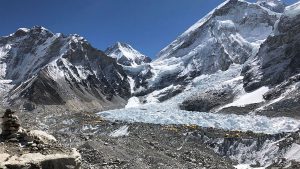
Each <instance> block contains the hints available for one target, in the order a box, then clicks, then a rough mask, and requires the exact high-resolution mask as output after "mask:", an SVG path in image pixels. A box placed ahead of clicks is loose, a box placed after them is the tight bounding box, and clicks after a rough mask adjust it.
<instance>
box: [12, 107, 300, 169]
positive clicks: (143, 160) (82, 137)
mask: <svg viewBox="0 0 300 169" xmlns="http://www.w3.org/2000/svg"><path fill="white" fill-rule="evenodd" d="M18 116H19V117H20V119H21V120H22V126H24V127H25V128H31V129H41V130H44V131H47V132H49V133H51V134H53V135H54V136H55V137H56V138H57V139H58V140H59V141H60V142H61V143H62V144H63V145H64V146H66V147H75V148H77V149H78V150H79V152H80V154H81V156H82V159H83V163H82V166H83V168H87V169H88V168H91V169H93V168H94V169H101V168H104V169H107V168H134V169H137V168H151V169H152V168H153V169H154V168H170V169H171V168H172V169H173V168H178V169H180V168H199V169H202V168H207V169H208V168H211V169H222V168H224V169H231V168H232V169H234V166H236V165H238V163H243V162H245V163H250V162H251V163H253V161H259V162H261V165H263V164H264V163H263V162H265V163H268V164H269V165H271V164H272V162H271V163H270V161H272V160H273V158H274V159H275V158H277V155H278V154H276V153H277V152H275V151H276V146H275V147H273V146H270V147H267V150H266V146H267V145H268V144H271V145H273V144H274V145H275V144H276V145H277V144H278V143H280V144H282V147H284V148H287V147H289V146H290V145H291V144H292V143H295V144H296V143H297V142H300V138H299V133H297V132H296V134H294V133H282V134H272V135H269V134H256V133H253V132H239V131H227V130H222V129H214V128H203V127H199V126H197V125H166V124H164V125H163V124H147V123H136V122H134V123H128V122H121V121H106V120H104V119H102V118H101V117H99V116H97V115H95V114H93V113H84V112H83V113H70V112H61V113H57V114H53V113H51V114H50V113H47V112H30V113H29V112H22V113H20V114H18ZM32 117H35V118H32ZM297 136H298V137H297ZM291 138H292V139H293V141H292V142H287V141H286V140H290V139H291ZM265 143H267V144H265ZM257 145H260V146H261V147H257ZM257 149H258V150H257ZM259 149H261V151H259ZM272 151H274V153H272ZM264 152H265V154H264ZM259 156H261V157H259ZM256 157H258V158H257V159H255V158H256ZM247 158H248V159H247ZM260 158H261V159H260ZM270 159H271V160H270ZM268 160H270V161H268ZM295 160H299V159H295ZM274 165H277V163H276V164H274ZM278 165H279V164H278ZM280 165H287V164H281V163H280ZM245 166H247V165H239V167H245ZM291 166H292V167H295V166H298V162H295V163H293V164H291Z"/></svg>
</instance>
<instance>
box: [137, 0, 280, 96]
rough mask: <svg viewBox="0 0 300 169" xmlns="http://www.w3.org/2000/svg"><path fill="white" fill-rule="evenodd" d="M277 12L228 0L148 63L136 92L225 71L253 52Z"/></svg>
mask: <svg viewBox="0 0 300 169" xmlns="http://www.w3.org/2000/svg"><path fill="white" fill-rule="evenodd" d="M279 16H280V14H279V13H276V12H272V11H271V10H269V9H267V8H264V7H262V6H260V5H259V4H257V3H248V2H246V1H240V0H228V1H226V2H224V3H223V4H221V5H220V6H219V7H217V8H216V9H214V10H213V11H212V12H211V13H209V14H208V15H207V16H205V17H204V18H203V19H201V20H200V21H198V22H197V23H196V24H195V25H193V26H192V27H190V28H189V29H188V30H187V31H186V32H184V33H183V34H182V35H181V36H179V37H178V38H177V39H176V40H175V41H173V42H172V43H171V44H170V45H168V46H167V47H166V48H164V49H163V50H162V51H160V52H159V54H158V59H157V60H155V61H153V62H152V63H150V66H149V67H150V72H151V73H148V74H147V75H149V74H151V76H150V78H147V79H146V80H145V78H144V77H142V78H138V79H136V80H135V82H136V83H137V82H138V81H145V83H144V84H145V85H143V86H142V88H141V87H140V88H138V87H137V91H139V93H140V91H141V90H142V91H144V93H150V92H152V91H154V90H157V89H162V88H165V87H167V86H169V85H178V84H180V85H186V84H187V83H188V82H189V81H190V80H191V79H193V78H195V77H197V76H199V75H202V74H212V73H215V72H217V71H219V70H221V71H225V70H227V69H228V68H229V67H230V65H232V64H243V63H244V62H245V61H246V60H247V59H248V58H249V57H251V56H253V55H254V54H256V52H257V51H258V48H259V46H260V44H261V43H262V42H263V41H264V40H265V39H266V38H267V37H268V36H269V34H270V33H271V32H272V30H273V25H274V24H275V22H276V20H277V19H278V18H279Z"/></svg>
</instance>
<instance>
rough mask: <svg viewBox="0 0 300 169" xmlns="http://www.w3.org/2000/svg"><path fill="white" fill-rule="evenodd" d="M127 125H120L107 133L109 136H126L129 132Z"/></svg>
mask: <svg viewBox="0 0 300 169" xmlns="http://www.w3.org/2000/svg"><path fill="white" fill-rule="evenodd" d="M128 128H129V127H128V126H126V125H125V126H122V127H120V128H119V129H117V130H115V131H113V132H111V133H110V134H109V136H110V137H122V136H128V135H129V132H128Z"/></svg>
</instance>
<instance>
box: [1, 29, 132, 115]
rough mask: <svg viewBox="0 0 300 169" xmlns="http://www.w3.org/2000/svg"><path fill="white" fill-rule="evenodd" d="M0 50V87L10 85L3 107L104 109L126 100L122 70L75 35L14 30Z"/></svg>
mask: <svg viewBox="0 0 300 169" xmlns="http://www.w3.org/2000/svg"><path fill="white" fill-rule="evenodd" d="M0 51H1V52H0V68H1V75H0V78H1V82H3V81H9V84H10V86H12V89H11V90H9V92H7V97H6V99H7V100H6V101H8V103H9V104H13V105H22V104H23V103H24V102H27V101H29V102H30V103H32V104H37V105H40V104H42V105H66V106H67V107H68V108H70V109H74V110H82V109H83V108H86V109H94V108H95V109H109V108H112V107H119V106H123V105H124V103H125V102H126V99H127V98H128V97H129V96H130V91H129V90H130V86H129V83H128V79H127V76H126V74H125V73H124V71H123V69H122V67H121V66H119V65H118V64H117V63H116V62H115V60H114V59H112V58H110V57H108V56H106V55H105V54H104V53H103V52H101V51H98V50H97V49H95V48H93V47H92V46H91V45H90V44H89V43H88V42H87V41H86V40H85V39H84V38H82V37H80V36H78V35H70V36H64V35H62V34H53V33H52V32H50V31H49V30H47V29H45V28H43V27H34V28H32V29H19V30H18V31H17V32H16V33H14V34H11V35H10V36H7V37H2V38H0Z"/></svg>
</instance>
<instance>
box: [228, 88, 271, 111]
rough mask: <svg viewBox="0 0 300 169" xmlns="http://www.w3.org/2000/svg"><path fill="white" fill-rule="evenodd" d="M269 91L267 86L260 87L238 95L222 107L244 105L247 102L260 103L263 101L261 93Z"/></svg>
mask: <svg viewBox="0 0 300 169" xmlns="http://www.w3.org/2000/svg"><path fill="white" fill-rule="evenodd" d="M268 91H269V88H268V87H261V88H259V89H257V90H255V91H253V92H251V93H246V94H244V95H242V96H240V97H239V98H238V99H237V100H235V101H234V102H232V103H230V104H227V105H225V106H223V107H222V108H226V107H231V106H237V107H241V106H245V105H248V104H254V103H261V102H263V101H264V98H263V95H264V94H265V93H267V92H268Z"/></svg>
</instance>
